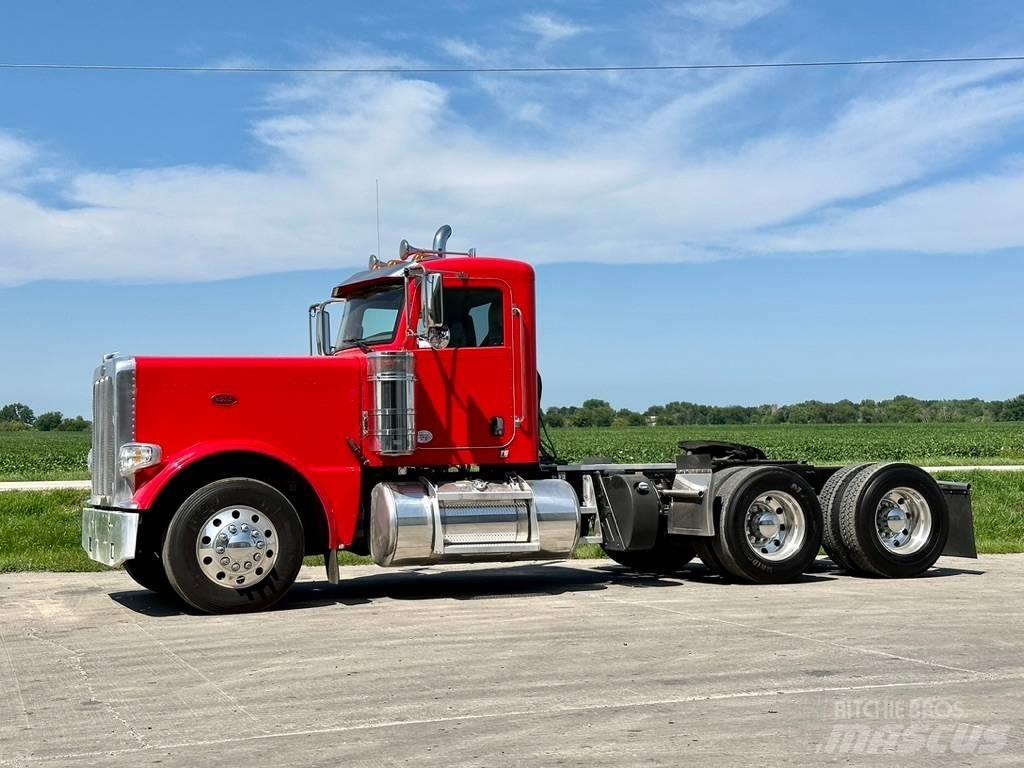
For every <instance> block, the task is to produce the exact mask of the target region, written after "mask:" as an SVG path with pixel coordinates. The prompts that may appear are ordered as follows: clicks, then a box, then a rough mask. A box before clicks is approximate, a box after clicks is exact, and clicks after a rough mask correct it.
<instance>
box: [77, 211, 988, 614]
mask: <svg viewBox="0 0 1024 768" xmlns="http://www.w3.org/2000/svg"><path fill="white" fill-rule="evenodd" d="M450 234H451V228H450V227H448V226H444V227H441V228H440V229H439V230H438V231H437V233H436V235H435V237H434V241H433V244H432V247H431V248H429V249H417V248H413V247H411V246H409V244H408V243H407V242H405V241H403V242H402V245H401V246H400V248H399V257H398V258H396V259H394V260H391V261H388V262H383V261H380V260H378V259H377V258H376V257H371V259H370V265H369V269H368V270H366V271H364V272H360V273H358V274H355V275H353V276H352V277H350V278H348V279H347V280H345V281H344V282H343V283H341V284H340V285H338V286H337V287H336V288H335V289H334V291H333V293H332V298H331V299H329V300H327V301H324V302H321V303H318V304H314V305H313V306H312V307H310V311H309V325H310V351H311V353H312V354H311V355H310V356H309V357H285V358H169V357H143V356H139V357H129V356H121V355H108V356H106V357H104V359H103V361H102V364H101V365H100V366H99V367H98V368H97V369H96V372H95V376H94V380H93V437H92V450H91V452H90V469H91V473H92V494H91V498H90V502H89V505H88V506H87V507H86V508H85V509H84V510H83V512H82V545H83V547H84V548H85V550H86V551H87V552H88V554H89V556H90V557H91V558H93V559H94V560H96V561H98V562H101V563H105V564H106V565H110V566H118V565H122V564H123V565H124V567H125V569H126V570H127V571H128V573H129V574H130V575H131V576H132V578H133V579H135V581H137V582H138V583H139V584H140V585H142V586H143V587H146V588H148V589H152V590H155V591H158V592H163V593H166V594H171V595H177V596H178V597H179V598H181V599H182V600H184V601H185V602H187V603H188V604H190V605H191V606H193V607H195V608H197V609H199V610H202V611H208V612H230V611H252V610H261V609H264V608H267V607H269V606H271V605H273V604H274V603H275V602H276V601H277V600H279V599H280V598H281V597H282V595H284V594H285V592H286V591H287V590H288V588H289V587H290V586H291V584H292V583H293V581H294V580H295V578H296V576H297V574H298V571H299V567H300V565H301V563H302V558H303V556H304V555H307V554H318V555H319V554H322V555H324V556H325V557H326V564H327V577H328V579H329V580H330V581H331V582H332V583H336V582H337V581H338V579H339V569H338V553H339V552H340V551H342V550H347V551H351V552H355V553H358V554H369V555H371V556H372V557H373V559H374V561H375V562H377V563H378V564H380V565H382V566H399V565H410V564H436V563H453V562H472V561H509V560H541V559H564V558H568V557H570V556H571V554H572V552H573V550H574V548H575V547H576V545H577V544H578V543H579V542H581V541H588V542H594V543H599V544H601V546H602V547H603V548H604V550H605V552H606V553H607V554H608V556H609V557H610V558H612V559H613V560H615V561H616V562H618V563H620V564H622V565H624V566H626V567H628V568H631V569H634V570H637V571H641V572H649V573H670V572H676V571H679V570H681V569H682V568H683V567H684V566H686V565H687V564H688V563H690V561H691V560H693V558H694V557H695V556H699V557H700V559H701V560H702V561H703V563H704V565H705V566H706V567H707V568H709V569H710V570H711V571H713V572H714V573H717V574H719V575H721V576H723V577H725V578H729V579H740V580H746V581H751V582H760V583H767V582H780V581H785V580H789V579H793V578H795V577H797V576H799V575H800V574H801V573H803V572H804V571H805V570H807V569H808V568H809V567H810V566H811V564H812V563H813V561H814V560H815V558H816V556H817V554H818V552H819V548H820V547H821V546H822V545H824V547H825V550H826V552H827V554H828V555H829V556H830V557H831V558H832V560H833V561H834V562H835V563H836V564H837V565H838V566H839V567H840V568H842V569H844V570H846V571H849V572H851V573H855V574H864V575H872V576H887V577H905V576H913V575H916V574H919V573H921V572H923V571H925V570H926V569H928V568H930V567H931V566H932V565H933V564H934V563H935V560H936V559H937V558H938V557H939V555H940V554H943V553H946V554H952V555H959V556H967V557H974V556H976V552H975V546H974V528H973V520H972V515H971V498H970V487H969V486H968V485H966V484H958V483H948V482H936V481H935V480H933V479H932V478H931V477H930V476H929V475H928V474H927V473H926V472H924V471H923V470H921V469H919V468H917V467H914V466H911V465H907V464H885V463H878V464H874V463H871V464H859V465H854V466H848V467H842V468H836V467H815V466H812V465H809V464H806V463H804V462H798V461H768V460H767V459H766V457H765V455H764V454H763V453H762V452H761V451H760V450H758V449H757V448H754V447H751V446H744V445H738V444H731V443H715V442H690V443H683V444H681V451H680V454H679V457H678V458H677V460H676V461H675V462H673V463H664V464H632V465H622V464H612V463H610V462H605V461H601V460H595V461H591V462H589V463H583V464H572V465H568V464H559V463H558V462H557V461H556V460H555V459H554V458H552V457H549V456H547V455H546V453H545V452H544V451H543V450H542V446H541V439H540V430H541V410H540V377H539V376H538V373H537V365H536V358H537V354H536V353H537V340H538V333H537V328H536V315H535V311H534V272H533V269H532V268H531V267H530V266H529V265H528V264H525V263H522V262H517V261H511V260H507V259H500V258H483V257H477V256H476V254H475V252H473V251H470V252H468V253H454V252H450V251H449V250H448V249H447V243H448V238H449V236H450ZM332 310H333V314H335V315H336V316H340V319H339V322H338V328H337V330H336V331H335V330H334V329H333V328H332V319H331V314H332ZM296 414H301V417H298V418H297V417H296ZM641 439H642V438H641Z"/></svg>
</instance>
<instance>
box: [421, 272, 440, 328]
mask: <svg viewBox="0 0 1024 768" xmlns="http://www.w3.org/2000/svg"><path fill="white" fill-rule="evenodd" d="M421 290H422V292H423V295H422V297H421V298H422V301H423V305H422V308H421V311H420V316H421V317H422V319H423V329H424V330H425V331H428V332H429V331H432V330H434V329H436V328H440V327H441V326H443V325H444V294H443V291H442V288H441V275H440V274H438V273H437V272H427V273H425V274H424V275H423V283H422V286H421Z"/></svg>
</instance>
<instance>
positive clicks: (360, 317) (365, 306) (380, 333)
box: [335, 283, 405, 350]
mask: <svg viewBox="0 0 1024 768" xmlns="http://www.w3.org/2000/svg"><path fill="white" fill-rule="evenodd" d="M404 297H405V286H404V285H403V284H401V283H399V284H398V285H393V284H392V285H379V286H376V287H374V288H372V289H370V290H368V291H364V292H363V293H361V294H358V295H356V296H350V297H349V298H348V299H347V300H346V301H345V304H344V307H343V309H342V316H341V328H340V329H339V330H338V343H337V344H336V345H335V347H336V348H337V349H339V350H342V349H350V348H352V347H358V346H360V345H369V344H386V343H388V342H389V341H391V340H392V339H394V338H395V330H396V328H397V327H398V316H399V315H400V314H401V313H402V300H403V298H404Z"/></svg>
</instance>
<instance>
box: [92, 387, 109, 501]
mask: <svg viewBox="0 0 1024 768" xmlns="http://www.w3.org/2000/svg"><path fill="white" fill-rule="evenodd" d="M97 373H98V377H97V379H96V381H95V382H94V383H93V385H92V495H93V497H103V496H107V497H109V496H112V495H113V493H114V380H113V379H112V378H111V377H110V376H107V375H105V371H104V370H103V367H100V369H99V370H98V371H97Z"/></svg>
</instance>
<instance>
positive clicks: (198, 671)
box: [131, 621, 265, 730]
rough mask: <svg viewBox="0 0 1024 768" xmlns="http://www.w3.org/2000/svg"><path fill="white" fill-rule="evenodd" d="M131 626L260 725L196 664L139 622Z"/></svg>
mask: <svg viewBox="0 0 1024 768" xmlns="http://www.w3.org/2000/svg"><path fill="white" fill-rule="evenodd" d="M131 624H132V626H134V627H136V628H137V629H138V630H139V631H140V632H142V634H143V635H145V636H146V638H147V639H148V640H150V641H151V642H152V643H153V644H155V645H156V646H157V647H158V648H159V649H160V650H161V651H163V653H164V654H166V656H167V657H168V658H169V659H171V660H172V661H173V662H175V663H176V664H178V665H179V666H181V667H183V668H184V669H187V670H188V671H189V672H191V673H192V674H194V675H196V676H197V677H198V678H199V679H200V680H202V681H203V682H204V683H206V684H207V685H208V686H210V687H211V688H213V690H215V691H216V692H217V694H218V695H219V696H221V697H223V699H224V700H225V701H227V702H229V703H230V704H231V706H232V707H233V708H234V710H235V711H236V712H240V713H242V714H243V715H245V716H246V717H248V718H249V719H250V720H252V721H253V722H254V723H258V722H259V718H257V717H256V715H254V714H253V713H252V712H250V711H249V710H248V709H247V708H246V707H245V705H244V704H242V703H241V702H240V701H239V700H238V699H237V698H236V697H235V696H232V695H231V694H230V693H228V692H227V691H226V690H224V688H223V687H222V686H221V685H220V684H218V683H217V681H216V680H213V679H212V678H211V677H210V676H209V675H207V674H206V673H205V672H203V671H202V670H201V669H199V668H198V667H197V666H195V665H194V664H191V663H189V662H188V661H186V660H185V659H184V658H182V657H181V656H180V655H179V654H177V653H175V652H174V651H172V650H171V649H170V648H168V647H167V645H166V644H165V643H164V642H163V641H162V640H161V639H160V638H158V637H156V636H155V635H153V634H151V633H150V632H149V630H147V629H146V628H145V627H144V626H143V625H142V624H140V623H139V622H138V621H132V622H131ZM264 730H265V729H264Z"/></svg>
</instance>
